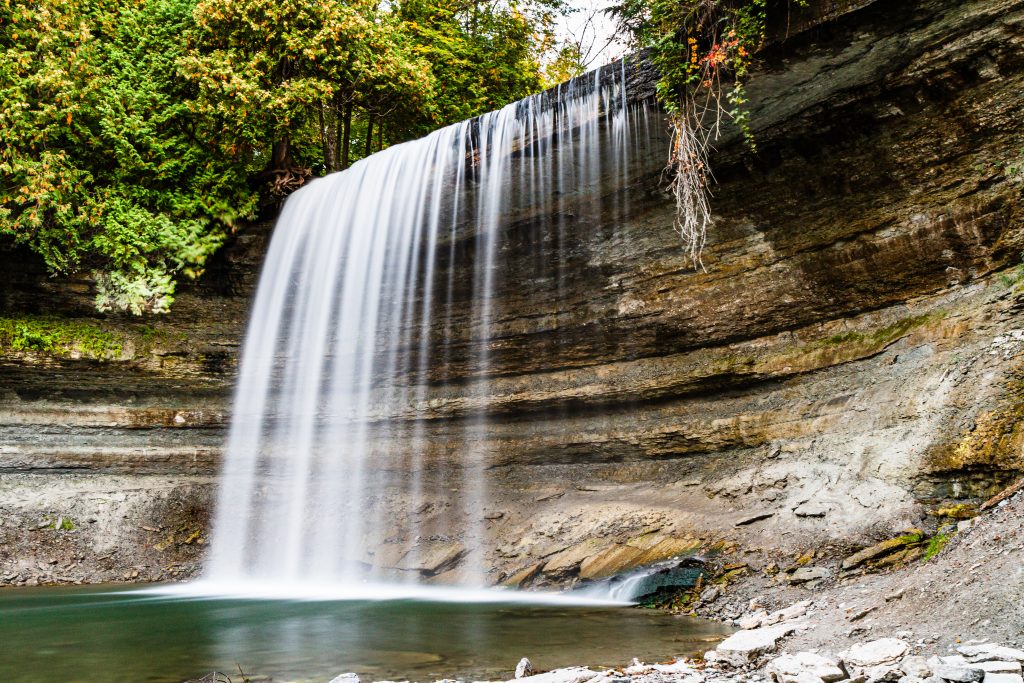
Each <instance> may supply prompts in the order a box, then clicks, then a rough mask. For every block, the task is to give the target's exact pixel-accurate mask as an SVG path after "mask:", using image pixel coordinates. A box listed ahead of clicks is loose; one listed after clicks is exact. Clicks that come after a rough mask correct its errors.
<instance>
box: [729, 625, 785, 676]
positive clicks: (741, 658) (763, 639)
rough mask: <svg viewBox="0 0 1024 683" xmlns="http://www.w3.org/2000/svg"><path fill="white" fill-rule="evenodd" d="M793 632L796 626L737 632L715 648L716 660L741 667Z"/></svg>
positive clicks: (768, 650)
mask: <svg viewBox="0 0 1024 683" xmlns="http://www.w3.org/2000/svg"><path fill="white" fill-rule="evenodd" d="M794 631H796V626H794V625H792V624H782V625H779V626H767V627H765V628H755V629H752V630H748V631H737V632H736V633H734V634H732V635H731V636H729V637H728V638H726V639H725V640H723V641H722V642H721V643H719V644H718V647H716V648H715V650H716V652H717V653H718V658H717V659H718V661H721V662H725V663H727V664H731V665H733V666H743V665H744V664H748V663H749V662H750V661H752V660H753V659H755V658H756V657H758V656H759V655H762V654H764V653H766V652H770V651H771V650H774V649H775V646H776V644H777V643H778V642H779V640H781V639H782V638H784V637H786V636H788V635H789V634H790V633H793V632H794Z"/></svg>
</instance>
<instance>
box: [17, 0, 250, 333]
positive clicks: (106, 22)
mask: <svg viewBox="0 0 1024 683" xmlns="http://www.w3.org/2000/svg"><path fill="white" fill-rule="evenodd" d="M4 2H5V4H4V5H3V7H2V10H0V11H2V15H3V23H2V32H0V51H2V52H3V57H2V58H0V63H2V64H3V67H0V100H2V103H0V128H3V130H4V132H5V136H6V138H7V139H6V140H5V142H6V143H7V144H5V145H4V146H3V147H2V148H0V171H2V172H3V178H4V180H3V184H2V185H0V234H6V235H10V236H12V237H13V238H14V239H15V241H17V242H20V243H23V244H27V245H28V246H30V247H31V248H32V249H34V250H35V251H37V252H38V253H40V254H41V255H42V256H43V258H44V259H45V261H46V263H47V265H48V266H49V267H50V269H51V270H52V271H54V272H55V273H68V272H73V271H77V270H82V269H95V270H97V271H100V272H101V273H109V277H110V278H112V279H113V281H115V282H117V281H124V282H128V281H146V282H150V283H157V282H159V283H161V286H160V288H159V291H158V293H156V294H155V295H153V296H151V297H149V298H148V299H140V298H132V296H131V294H132V290H131V289H130V288H129V289H125V290H123V291H121V293H120V294H121V295H120V296H119V297H106V298H104V299H102V300H101V301H99V302H98V304H99V305H100V306H101V308H104V307H105V308H116V309H118V310H131V311H133V312H136V313H142V312H160V311H163V310H166V308H167V306H168V305H169V303H170V301H171V300H172V294H173V289H174V286H173V278H174V277H175V276H176V275H179V274H182V275H185V276H195V275H197V274H198V273H199V272H201V270H202V266H203V263H204V261H205V259H206V258H207V256H209V254H210V253H212V252H213V251H214V250H215V249H216V248H217V247H218V246H219V245H220V244H221V242H222V241H223V239H224V236H225V234H226V230H229V229H230V226H232V225H234V224H235V222H236V221H237V220H238V219H240V218H243V217H245V216H248V215H251V213H252V210H253V208H254V206H255V205H254V203H253V198H252V196H251V193H250V192H249V191H248V189H247V188H246V186H245V182H244V181H245V177H244V173H243V172H242V169H240V168H237V167H236V166H234V165H232V164H231V163H230V160H229V159H228V158H226V157H225V156H223V155H220V154H217V153H216V152H215V151H213V152H211V150H210V148H209V146H208V145H207V144H206V142H205V138H206V134H205V132H204V131H203V125H202V123H203V122H202V121H201V120H200V119H199V118H198V117H197V116H196V115H195V114H194V113H193V112H192V106H191V104H190V101H191V93H190V91H189V89H188V87H187V84H185V83H184V82H182V81H181V80H180V79H178V78H177V76H176V69H177V66H176V65H177V60H178V59H179V58H180V57H181V56H182V53H183V50H184V47H183V46H182V42H181V35H182V34H183V32H185V31H187V30H188V29H189V27H190V26H191V24H192V4H191V2H190V1H189V0H150V1H149V2H147V3H145V4H141V5H135V4H126V5H125V6H123V7H122V6H118V5H117V4H116V2H114V0H73V1H72V2H64V1H63V0H61V1H59V2H58V1H57V0H41V2H39V3H36V4H31V5H26V4H18V5H13V4H11V1H10V0H4Z"/></svg>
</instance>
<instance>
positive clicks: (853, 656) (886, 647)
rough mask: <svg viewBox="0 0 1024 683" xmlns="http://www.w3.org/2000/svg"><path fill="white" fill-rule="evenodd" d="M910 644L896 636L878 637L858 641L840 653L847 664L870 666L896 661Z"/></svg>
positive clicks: (904, 653)
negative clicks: (866, 640) (864, 641)
mask: <svg viewBox="0 0 1024 683" xmlns="http://www.w3.org/2000/svg"><path fill="white" fill-rule="evenodd" d="M909 649H910V645H909V644H908V643H907V641H905V640H900V639H898V638H879V639H878V640H872V641H871V642H868V643H858V644H857V645H854V646H853V647H851V648H850V649H849V650H846V651H845V652H843V653H840V656H841V657H842V658H843V660H844V661H845V662H846V663H847V664H851V665H853V666H860V667H872V666H879V665H883V664H893V663H895V662H898V661H899V660H901V659H902V658H903V656H904V655H906V654H907V651H908V650H909Z"/></svg>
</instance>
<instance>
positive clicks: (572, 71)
mask: <svg viewBox="0 0 1024 683" xmlns="http://www.w3.org/2000/svg"><path fill="white" fill-rule="evenodd" d="M584 71H586V66H585V65H584V64H583V55H582V53H581V51H580V46H579V45H578V44H575V43H569V44H567V45H563V46H562V47H561V48H560V49H559V50H558V51H557V52H556V54H555V58H554V59H553V60H552V61H551V62H550V63H549V64H548V65H547V66H545V67H544V84H545V85H546V86H548V87H551V86H553V85H557V84H558V83H564V82H566V81H568V80H569V79H571V78H576V77H577V76H579V75H581V74H582V73H583V72H584Z"/></svg>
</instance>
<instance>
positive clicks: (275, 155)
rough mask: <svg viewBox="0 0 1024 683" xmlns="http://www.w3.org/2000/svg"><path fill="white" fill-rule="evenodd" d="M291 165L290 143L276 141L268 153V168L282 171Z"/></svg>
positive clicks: (287, 141)
mask: <svg viewBox="0 0 1024 683" xmlns="http://www.w3.org/2000/svg"><path fill="white" fill-rule="evenodd" d="M291 165H292V143H291V141H289V140H278V141H277V142H275V143H274V147H273V150H272V151H271V153H270V168H271V169H272V170H275V171H278V170H280V171H283V170H286V169H288V168H289V167H290V166H291Z"/></svg>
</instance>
